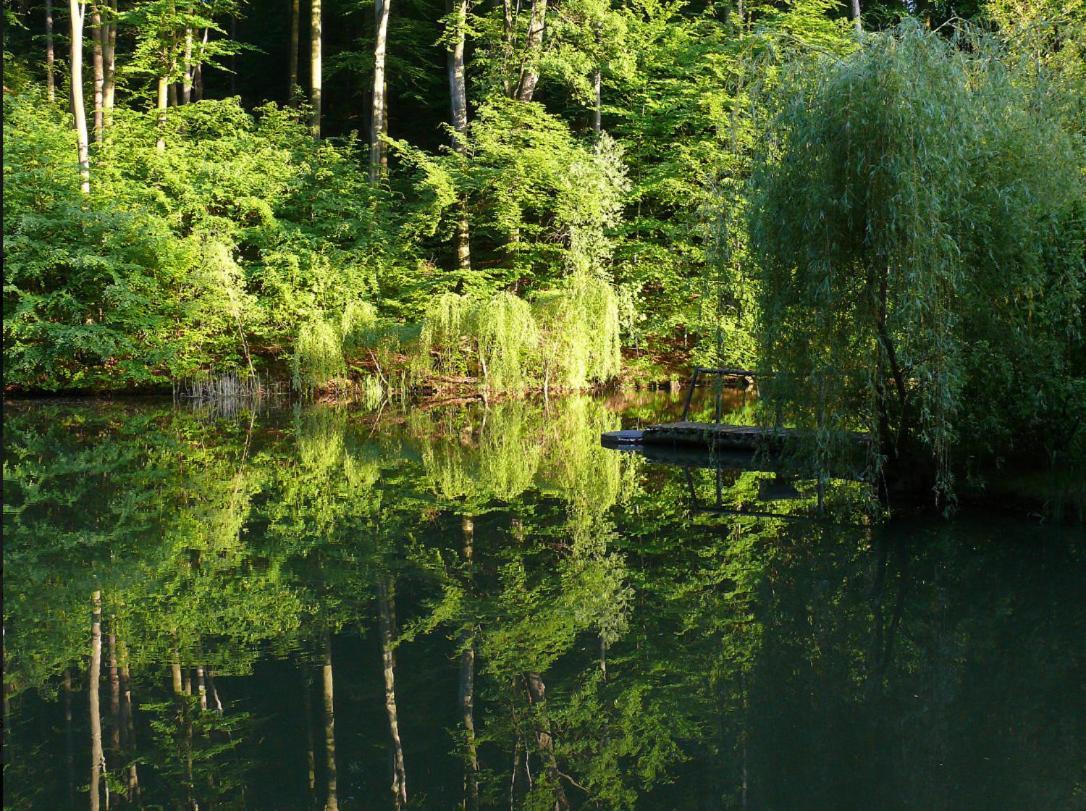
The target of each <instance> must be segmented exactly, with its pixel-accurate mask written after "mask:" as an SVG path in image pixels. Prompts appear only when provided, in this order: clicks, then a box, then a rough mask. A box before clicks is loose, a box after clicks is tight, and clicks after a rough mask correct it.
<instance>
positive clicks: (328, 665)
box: [322, 631, 339, 811]
mask: <svg viewBox="0 0 1086 811" xmlns="http://www.w3.org/2000/svg"><path fill="white" fill-rule="evenodd" d="M322 672H323V676H324V752H325V756H326V758H327V761H326V764H325V770H326V771H327V773H328V797H327V799H325V801H324V809H325V811H337V809H338V808H339V800H338V798H337V796H336V716H335V706H334V701H333V696H332V640H331V637H330V636H329V635H328V631H325V632H324V668H323V671H322Z"/></svg>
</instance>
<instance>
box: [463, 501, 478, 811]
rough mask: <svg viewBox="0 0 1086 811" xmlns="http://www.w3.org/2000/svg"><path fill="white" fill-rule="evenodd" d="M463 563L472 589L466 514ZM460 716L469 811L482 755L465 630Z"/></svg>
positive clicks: (471, 649) (471, 645)
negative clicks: (478, 743)
mask: <svg viewBox="0 0 1086 811" xmlns="http://www.w3.org/2000/svg"><path fill="white" fill-rule="evenodd" d="M462 530H463V535H464V562H465V563H466V565H467V567H468V571H467V577H468V581H469V583H468V585H469V588H470V580H471V567H472V564H473V562H474V547H475V522H474V520H473V519H472V518H471V517H470V516H464V519H463V523H462ZM460 645H461V653H460V716H461V718H462V719H463V722H464V745H465V750H466V755H467V769H466V770H465V775H464V783H465V785H464V788H465V794H466V798H465V799H466V802H465V805H466V807H467V809H468V810H469V811H472V810H473V809H476V808H478V807H479V755H478V750H477V747H476V744H475V634H474V633H472V631H471V630H465V632H464V634H463V635H462V637H461V640H460Z"/></svg>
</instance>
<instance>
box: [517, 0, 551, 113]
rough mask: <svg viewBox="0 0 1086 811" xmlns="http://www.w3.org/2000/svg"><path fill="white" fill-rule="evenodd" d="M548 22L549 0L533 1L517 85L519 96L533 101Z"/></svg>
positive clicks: (523, 99)
mask: <svg viewBox="0 0 1086 811" xmlns="http://www.w3.org/2000/svg"><path fill="white" fill-rule="evenodd" d="M546 24H547V0H533V1H532V17H531V20H529V22H528V35H527V37H526V38H525V40H524V60H523V62H522V64H521V68H520V82H519V84H518V85H517V96H516V97H517V98H518V99H520V100H521V101H531V100H532V96H533V95H535V86H536V85H537V84H539V69H538V66H537V62H538V60H539V52H540V50H541V49H542V48H543V31H544V29H545V27H546Z"/></svg>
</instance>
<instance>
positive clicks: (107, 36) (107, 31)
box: [102, 0, 117, 129]
mask: <svg viewBox="0 0 1086 811" xmlns="http://www.w3.org/2000/svg"><path fill="white" fill-rule="evenodd" d="M103 25H104V28H103V31H102V74H103V76H102V128H103V129H109V126H110V124H112V123H113V103H114V100H115V99H116V96H117V0H110V3H109V18H108V19H107V20H106V21H105V22H104V23H103Z"/></svg>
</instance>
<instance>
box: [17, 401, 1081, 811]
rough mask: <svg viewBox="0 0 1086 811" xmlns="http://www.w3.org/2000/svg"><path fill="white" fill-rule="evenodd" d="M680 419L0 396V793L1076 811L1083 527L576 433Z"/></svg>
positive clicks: (285, 803) (645, 407) (130, 799)
mask: <svg viewBox="0 0 1086 811" xmlns="http://www.w3.org/2000/svg"><path fill="white" fill-rule="evenodd" d="M675 407H676V404H675V403H674V402H671V403H667V402H662V401H656V402H647V403H641V404H640V405H632V404H629V403H606V402H603V401H594V400H588V399H572V400H567V401H564V402H561V403H557V404H552V406H551V407H550V409H548V410H546V411H544V410H543V409H542V408H541V407H540V406H535V405H530V404H523V403H511V404H505V405H500V406H497V407H493V408H491V409H489V410H486V411H484V410H482V409H479V408H471V409H455V410H446V411H431V412H427V413H413V414H411V415H409V416H406V417H404V416H397V415H395V414H384V415H382V417H381V418H380V419H375V418H374V417H372V416H367V415H365V414H362V413H358V412H349V411H345V410H335V409H331V408H321V407H313V408H308V409H304V410H295V411H292V410H282V411H268V412H264V413H259V414H255V415H254V414H250V413H249V412H245V411H242V412H239V413H235V414H225V415H224V414H218V415H216V414H213V413H210V412H207V411H195V410H191V409H184V408H174V407H173V406H171V405H170V404H168V403H165V404H158V405H156V404H148V403H143V404H138V405H136V404H123V405H101V404H99V405H88V404H41V403H38V404H9V405H8V408H7V413H6V417H5V439H4V450H5V461H4V535H5V544H4V687H5V692H4V727H5V733H4V734H5V749H4V807H5V808H11V809H24V808H40V809H66V808H87V807H90V806H91V802H92V801H91V796H90V793H89V791H88V788H89V787H90V786H91V785H92V777H93V775H94V771H93V769H92V764H93V761H94V760H95V759H96V757H95V754H94V753H95V752H96V750H97V745H96V741H95V738H96V734H95V730H96V728H98V729H100V747H101V752H102V760H104V766H105V770H104V772H103V773H102V774H101V776H99V777H98V779H97V783H98V786H97V791H98V796H99V798H100V807H101V808H105V807H106V805H105V803H106V790H107V786H108V794H109V803H110V807H111V808H129V807H143V808H148V809H151V808H162V809H175V808H178V809H180V808H186V809H195V808H199V809H228V808H229V809H234V808H238V809H240V808H246V809H315V808H325V807H331V806H330V805H326V804H328V803H329V802H330V800H329V794H330V787H331V786H332V785H333V784H334V797H335V801H336V802H337V804H338V807H339V808H341V809H347V810H348V811H350V810H352V809H387V808H393V807H395V806H396V804H397V803H396V800H395V795H394V791H393V786H394V784H397V785H400V786H401V791H400V795H401V797H402V796H403V795H404V794H405V795H406V798H407V806H406V807H408V808H410V807H415V808H420V809H421V808H426V809H454V808H462V807H469V808H470V807H473V806H474V805H475V804H476V802H475V797H476V796H477V798H478V800H477V805H478V807H482V808H509V807H512V808H531V809H553V808H556V807H558V808H561V807H565V806H568V807H571V808H645V809H730V808H750V809H882V808H886V809H955V810H956V809H1067V808H1086V537H1084V533H1083V531H1082V530H1080V529H1075V528H1062V529H1061V528H1058V527H1051V526H1046V525H1045V524H1044V523H1042V522H1040V521H1039V520H1037V519H1036V518H1033V519H1030V518H1029V517H1026V516H1023V517H1021V518H1016V517H1014V516H1013V515H995V514H991V515H983V514H980V515H978V514H970V513H968V512H964V513H962V514H961V515H959V516H958V517H957V518H955V519H954V520H953V521H944V520H941V519H938V518H923V519H899V520H894V521H890V522H873V521H872V520H870V519H869V518H867V517H865V511H864V508H863V502H864V494H863V492H862V490H861V488H860V486H859V485H857V484H855V483H849V482H840V481H836V482H834V481H831V482H829V483H828V485H827V486H826V487H825V488H823V492H822V494H821V499H822V502H823V505H824V509H823V512H822V514H821V517H818V513H817V512H816V509H815V508H816V504H817V502H818V500H819V494H818V491H817V488H816V486H815V483H814V482H808V481H802V480H801V481H789V480H784V479H781V478H780V477H779V476H777V475H776V474H774V473H769V472H759V471H752V470H747V471H742V470H736V469H726V470H722V471H720V472H719V473H717V472H716V471H713V470H705V469H696V468H695V469H684V468H681V467H677V466H672V465H663V464H654V463H648V462H646V461H645V460H644V459H643V458H641V457H639V456H636V455H631V454H625V453H620V452H616V451H609V450H606V449H603V448H601V447H599V433H600V432H601V431H603V430H609V429H614V428H617V427H619V426H620V422H622V421H623V419H624V420H625V424H629V423H630V421H631V420H632V419H634V417H635V416H640V417H642V418H644V419H651V418H653V417H655V416H657V415H659V414H661V413H664V412H665V411H667V410H668V409H672V410H673V409H674V408H675ZM623 414H625V417H624V418H623V417H622V415H623ZM732 511H738V513H739V514H737V513H736V512H732ZM811 516H814V518H815V519H816V520H810V517H811ZM96 592H97V593H99V594H100V600H101V615H100V616H101V622H100V636H99V637H98V638H99V639H100V645H101V654H100V663H99V668H100V676H99V682H98V684H97V685H96V688H97V694H98V696H99V706H98V711H97V713H95V712H93V711H92V708H91V691H90V690H88V684H89V673H90V672H91V670H92V669H93V667H94V664H93V660H94V659H95V658H96V653H95V650H96V643H95V638H96V637H95V634H94V628H93V620H94V618H93V610H94V595H95V593H96ZM114 664H115V668H113V667H111V665H114ZM114 672H115V673H116V676H115V678H114ZM178 683H179V689H178V688H177V687H175V684H178ZM65 685H68V686H67V687H66V686H65ZM329 690H331V692H332V696H331V701H330V703H329V696H328V693H329ZM330 710H331V711H330ZM333 712H334V714H333ZM393 716H394V717H395V725H394V728H395V730H396V734H395V736H394V734H393V732H392V730H393V724H392V719H393ZM469 720H470V727H473V732H469V723H468V721H469ZM333 746H334V753H333ZM330 763H334V767H335V770H334V773H333V771H332V769H331V768H330V767H329V764H330ZM399 764H402V768H400V767H399ZM397 774H399V775H401V776H402V777H401V779H400V780H397V779H396V775H397ZM133 778H135V779H133ZM133 783H136V784H138V790H137V788H135V787H133V785H132V784H133ZM401 803H402V800H401Z"/></svg>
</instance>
